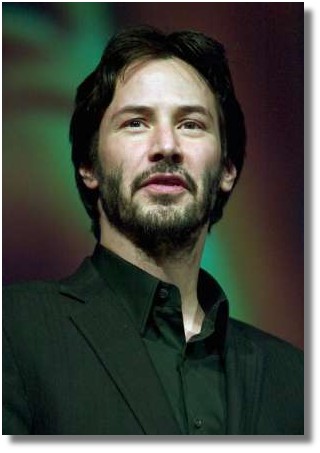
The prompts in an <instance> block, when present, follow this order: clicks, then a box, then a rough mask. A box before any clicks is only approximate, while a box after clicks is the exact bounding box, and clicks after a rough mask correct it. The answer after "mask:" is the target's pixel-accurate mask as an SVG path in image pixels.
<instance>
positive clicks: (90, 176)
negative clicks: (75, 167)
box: [79, 167, 99, 189]
mask: <svg viewBox="0 0 320 453" xmlns="http://www.w3.org/2000/svg"><path fill="white" fill-rule="evenodd" d="M79 173H80V175H81V177H82V181H83V182H84V184H85V185H86V186H87V187H88V189H96V188H97V187H98V185H99V184H98V180H97V178H96V177H95V175H94V173H93V170H91V169H88V168H85V167H80V168H79Z"/></svg>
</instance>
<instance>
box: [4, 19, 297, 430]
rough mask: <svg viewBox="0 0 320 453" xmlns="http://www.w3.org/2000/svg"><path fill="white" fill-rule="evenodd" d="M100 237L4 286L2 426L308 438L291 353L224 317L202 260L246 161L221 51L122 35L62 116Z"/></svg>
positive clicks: (196, 38) (192, 40) (150, 32)
mask: <svg viewBox="0 0 320 453" xmlns="http://www.w3.org/2000/svg"><path fill="white" fill-rule="evenodd" d="M70 137H71V142H72V157H73V163H74V167H75V176H76V181H77V185H78V189H79V192H80V195H81V198H82V200H83V203H84V205H85V207H86V209H87V212H88V214H89V215H90V217H91V219H92V229H93V232H94V234H95V237H96V239H97V241H98V245H97V247H96V249H95V251H94V254H93V256H92V257H91V258H87V259H86V260H85V261H84V262H83V264H82V265H81V267H80V268H79V270H78V271H77V272H76V273H75V274H74V275H72V276H71V277H69V278H67V279H65V280H63V281H60V282H34V283H29V284H23V285H14V286H12V287H11V288H8V289H7V290H6V292H5V304H4V308H3V315H4V319H5V324H4V340H3V345H4V354H3V357H4V364H3V366H4V374H3V383H4V387H3V401H4V410H3V423H4V427H3V430H4V433H5V434H118V435H119V434H120V435H121V434H171V435H172V434H216V435H223V434H302V433H303V359H302V354H301V352H300V351H298V350H296V349H295V348H294V347H293V346H291V345H289V344H287V343H285V342H284V341H282V340H279V339H276V338H274V337H272V336H270V335H268V334H266V333H263V332H261V331H259V330H257V329H255V328H253V327H250V326H248V325H246V324H243V323H241V322H238V321H235V320H232V319H229V317H228V302H227V300H226V296H225V295H224V293H223V291H222V289H221V288H220V286H219V285H218V283H217V282H216V281H215V280H214V279H213V278H212V277H211V276H209V275H208V274H207V273H205V272H204V271H203V270H199V266H200V260H201V254H202V250H203V246H204V242H205V238H206V235H207V232H208V230H210V228H211V226H212V225H213V224H214V223H215V222H217V221H218V220H219V219H220V218H221V216H222V210H223V207H224V205H225V203H226V201H227V199H228V197H229V195H230V193H231V191H232V190H233V188H234V186H235V184H236V182H237V180H238V178H239V176H240V172H241V169H242V164H243V158H244V150H245V126H244V119H243V114H242V112H241V108H240V106H239V103H238V101H237V99H236V97H235V93H234V89H233V84H232V80H231V76H230V72H229V69H228V64H227V60H226V57H225V54H224V49H223V47H222V46H221V44H219V43H218V42H216V41H213V40H212V39H210V38H208V37H206V36H204V35H202V34H200V33H197V32H188V31H186V32H175V33H172V34H169V35H165V34H163V33H162V32H160V31H158V30H155V29H152V28H149V27H142V28H141V27H140V28H133V29H128V30H125V31H123V32H121V33H119V34H118V35H116V36H115V37H114V38H113V39H112V40H111V42H110V43H109V45H108V46H107V48H106V50H105V52H104V54H103V56H102V59H101V61H100V63H99V65H98V66H97V68H96V70H95V71H94V72H93V73H92V74H91V75H90V76H89V77H88V78H87V79H86V80H85V81H84V82H83V83H82V84H81V85H80V87H79V89H78V92H77V97H76V106H75V111H74V114H73V118H72V121H71V128H70Z"/></svg>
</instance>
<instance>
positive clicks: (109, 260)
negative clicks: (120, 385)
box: [91, 244, 229, 351]
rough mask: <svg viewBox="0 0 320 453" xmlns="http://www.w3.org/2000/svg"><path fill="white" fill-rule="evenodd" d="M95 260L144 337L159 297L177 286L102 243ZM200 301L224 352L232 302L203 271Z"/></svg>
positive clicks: (200, 277)
mask: <svg viewBox="0 0 320 453" xmlns="http://www.w3.org/2000/svg"><path fill="white" fill-rule="evenodd" d="M91 259H92V262H93V265H94V266H95V267H96V269H97V270H98V272H99V273H100V275H101V276H102V278H103V279H105V280H106V281H107V282H108V285H109V286H110V287H111V289H112V290H113V292H114V293H115V294H116V295H117V297H119V301H120V302H121V303H122V305H123V306H124V308H125V309H126V310H127V311H128V312H129V314H130V315H131V318H132V320H133V322H134V323H135V324H136V326H137V328H138V329H139V331H140V333H141V334H143V332H144V331H145V328H146V324H147V322H148V318H149V315H150V313H151V310H152V307H153V304H154V303H156V302H155V301H156V300H157V299H158V298H159V294H160V297H161V292H165V291H175V292H179V289H178V288H177V287H176V286H174V285H172V284H169V283H166V282H163V281H161V280H159V279H157V278H156V277H154V276H152V275H150V274H148V273H147V272H145V271H144V270H142V269H140V268H139V267H137V266H134V265H133V264H131V263H129V262H128V261H126V260H124V259H123V258H121V257H120V256H118V255H116V254H115V253H113V252H111V251H110V250H108V249H106V248H105V247H103V246H102V245H100V244H97V246H96V248H95V250H94V253H93V255H92V258H91ZM156 296H157V297H156ZM198 300H199V303H200V305H201V307H202V309H203V310H204V312H205V315H206V317H207V316H208V317H211V319H212V318H214V322H215V331H216V333H217V336H218V337H219V343H220V345H219V349H220V348H221V350H222V351H223V350H224V343H225V336H226V329H227V322H228V316H229V315H228V301H227V298H226V295H225V293H224V292H223V290H222V288H221V286H220V285H219V284H218V283H217V281H216V280H215V279H214V278H213V277H212V276H211V275H209V274H208V273H207V272H206V271H204V270H203V269H200V271H199V278H198Z"/></svg>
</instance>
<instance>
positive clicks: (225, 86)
mask: <svg viewBox="0 0 320 453" xmlns="http://www.w3.org/2000/svg"><path fill="white" fill-rule="evenodd" d="M170 57H176V58H179V59H181V60H183V61H185V62H186V63H188V64H189V65H191V66H193V68H195V69H196V70H197V71H198V72H199V73H200V74H201V76H202V77H203V78H204V80H205V81H206V82H207V83H208V85H209V87H210V89H211V90H212V92H213V93H214V95H215V97H216V99H217V104H218V110H219V112H218V113H219V122H220V135H221V140H222V152H223V159H224V164H225V165H228V164H233V165H234V166H235V167H236V169H237V180H238V178H239V176H240V172H241V169H242V166H243V160H244V155H245V144H246V132H245V124H244V116H243V113H242V110H241V107H240V105H239V103H238V101H237V99H236V96H235V92H234V88H233V83H232V79H231V74H230V70H229V66H228V62H227V59H226V55H225V51H224V48H223V46H222V45H221V44H220V43H219V42H218V41H215V40H213V39H211V38H209V37H207V36H205V35H204V34H202V33H200V32H195V31H176V32H173V33H170V34H165V33H163V32H162V31H160V30H157V29H155V28H152V27H148V26H143V27H133V28H128V29H125V30H123V31H121V32H119V33H118V34H116V35H115V36H114V37H113V38H112V39H111V41H110V42H109V44H108V45H107V47H106V48H105V50H104V52H103V55H102V58H101V60H100V63H99V64H98V66H97V67H96V69H95V70H94V71H93V72H92V73H91V74H90V75H89V76H88V77H87V78H86V79H85V80H84V81H83V82H82V83H81V84H80V85H79V87H78V90H77V94H76V100H75V110H74V113H73V116H72V119H71V124H70V141H71V144H72V162H73V165H74V168H75V178H76V183H77V187H78V190H79V193H80V196H81V199H82V202H83V204H84V206H85V208H86V210H87V212H88V214H89V216H90V217H91V219H92V231H93V233H94V235H95V237H96V238H97V239H99V237H100V225H99V212H98V208H97V200H98V196H99V192H98V189H97V190H92V189H88V188H87V187H86V186H85V184H84V182H83V180H82V177H81V176H80V174H79V168H80V167H81V166H84V167H87V168H93V167H94V165H95V162H96V159H97V134H98V130H99V126H100V122H101V120H102V117H103V115H104V113H105V111H106V109H107V108H108V106H109V105H110V103H111V101H112V99H113V96H114V92H115V87H116V82H117V80H118V78H119V76H120V75H121V74H123V72H124V71H125V69H126V68H127V67H128V66H129V65H130V64H131V63H133V62H135V61H137V60H143V59H144V60H148V59H150V60H152V59H159V58H170ZM229 196H230V192H223V191H221V190H220V191H219V192H218V195H217V200H216V203H215V206H214V209H213V212H212V215H211V219H210V227H211V226H212V225H213V224H214V223H215V222H217V221H218V220H219V219H220V218H221V217H222V211H223V207H224V205H225V204H226V202H227V200H228V198H229Z"/></svg>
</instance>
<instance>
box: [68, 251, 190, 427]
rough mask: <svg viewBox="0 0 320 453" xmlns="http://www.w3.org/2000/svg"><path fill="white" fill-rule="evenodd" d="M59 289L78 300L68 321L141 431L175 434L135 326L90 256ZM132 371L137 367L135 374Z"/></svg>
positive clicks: (173, 423)
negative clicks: (101, 367) (91, 352)
mask: <svg viewBox="0 0 320 453" xmlns="http://www.w3.org/2000/svg"><path fill="white" fill-rule="evenodd" d="M60 292H61V293H63V294H64V295H65V296H68V297H71V298H73V299H76V300H78V301H80V302H83V303H84V305H81V306H80V305H79V304H77V305H75V307H76V308H74V309H73V310H72V311H71V313H70V318H71V321H72V322H73V323H74V324H75V325H76V327H77V328H78V330H79V331H80V332H81V334H82V335H83V336H84V337H85V339H86V341H88V343H89V344H90V346H91V348H92V349H93V350H94V352H95V353H96V355H97V358H98V360H100V362H101V364H102V366H103V367H104V368H105V370H106V372H107V373H108V374H109V375H110V376H111V378H112V379H113V380H114V383H115V384H116V386H117V387H118V388H119V391H120V392H121V393H122V395H123V397H124V398H125V399H126V401H127V403H128V406H129V407H130V408H131V409H132V411H133V413H134V414H135V416H136V418H137V420H138V421H139V422H140V425H141V427H142V429H143V430H144V432H145V433H146V434H181V432H180V429H179V427H178V424H177V422H176V420H175V418H174V415H173V413H172V409H171V406H170V404H169V402H168V400H167V397H166V394H165V392H164V390H163V388H162V384H161V382H160V380H159V379H158V377H157V374H156V372H155V370H154V368H153V364H152V362H151V360H150V358H149V356H148V354H147V351H146V349H145V347H144V344H143V342H142V340H141V338H140V336H139V334H138V331H137V329H136V327H135V325H134V324H133V323H132V320H131V318H130V316H129V315H128V313H127V312H126V311H125V310H124V309H123V308H122V306H121V305H120V304H119V303H118V300H117V297H116V295H115V294H114V293H113V291H112V289H111V288H110V287H109V286H108V285H107V283H106V282H105V281H104V280H103V279H102V278H101V277H100V276H99V274H98V272H97V271H96V270H95V268H94V266H93V265H92V263H91V260H90V259H86V260H85V261H84V262H83V263H82V265H81V267H80V268H79V269H78V271H77V272H76V273H75V274H74V275H73V276H71V277H69V278H67V279H65V280H63V281H61V284H60ZM128 345H129V347H128ZM137 370H141V372H140V373H139V374H137ZM153 409H154V410H153Z"/></svg>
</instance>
